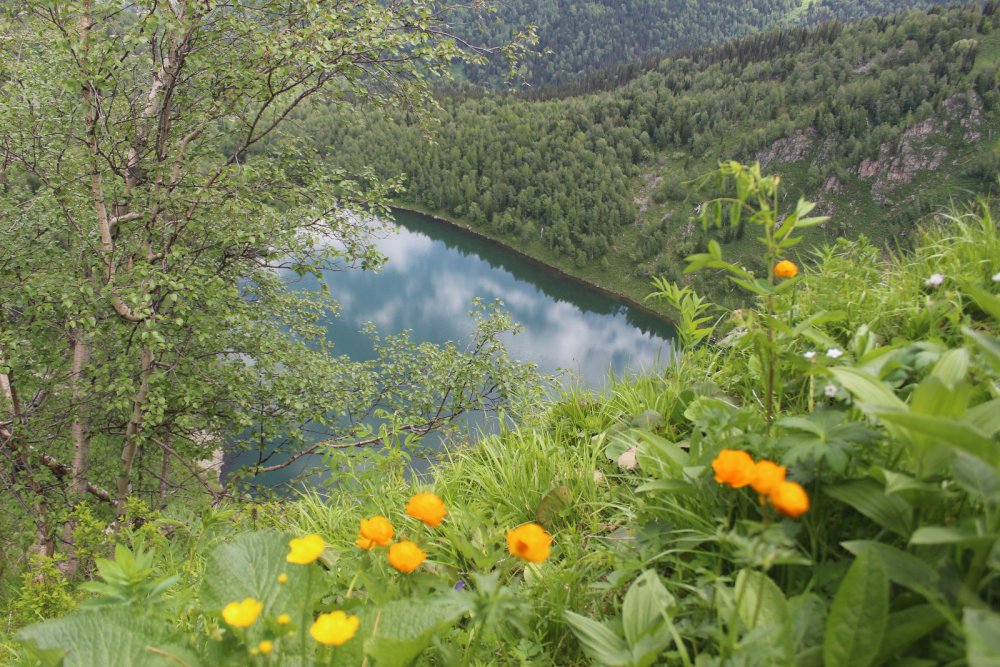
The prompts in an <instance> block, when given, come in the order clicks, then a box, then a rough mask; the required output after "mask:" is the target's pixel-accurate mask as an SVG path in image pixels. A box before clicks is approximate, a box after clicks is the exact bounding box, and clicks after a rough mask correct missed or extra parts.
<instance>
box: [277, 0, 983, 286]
mask: <svg viewBox="0 0 1000 667" xmlns="http://www.w3.org/2000/svg"><path fill="white" fill-rule="evenodd" d="M996 8H997V3H995V2H993V3H988V4H987V5H986V6H985V7H983V8H951V9H944V10H942V9H932V10H930V11H912V12H907V13H902V14H897V15H894V16H892V17H878V18H870V19H866V20H864V21H862V22H860V23H858V24H853V25H845V24H842V23H838V22H830V23H825V24H822V25H819V26H816V27H812V28H795V29H790V30H783V31H779V32H770V33H766V34H762V35H757V36H752V37H747V38H745V39H742V40H739V41H736V42H731V43H729V44H727V45H724V46H721V47H718V48H715V49H713V50H711V51H707V52H702V53H696V54H692V55H691V56H685V57H678V58H672V59H667V60H663V61H662V62H659V63H658V64H657V65H656V66H655V67H654V68H653V69H652V70H650V71H648V72H646V73H644V74H642V75H640V76H637V77H636V78H634V79H633V80H631V81H629V82H628V83H626V84H625V85H622V86H620V87H618V88H615V89H612V90H608V91H601V90H598V91H597V92H593V93H589V94H581V95H575V96H570V97H560V98H556V99H550V100H544V101H528V100H524V99H521V98H519V97H517V96H514V95H502V94H501V95H498V94H484V93H481V92H479V91H477V90H474V89H457V90H451V91H450V92H449V93H448V94H446V95H443V96H442V97H441V104H442V107H443V109H442V111H441V113H440V114H439V115H438V117H437V119H436V120H437V121H438V124H437V125H436V126H433V127H432V128H431V130H432V131H433V132H434V135H433V136H434V141H433V143H430V142H428V141H427V136H426V134H425V131H426V129H427V128H426V126H425V125H424V124H421V123H418V122H416V118H415V117H414V116H412V115H410V114H407V113H405V112H400V113H395V114H391V115H389V116H388V117H383V116H381V115H358V114H357V113H349V114H338V113H334V112H329V111H326V110H322V109H319V108H313V109H312V111H311V112H310V113H303V114H300V116H299V117H298V118H297V121H296V123H295V131H296V132H298V133H299V134H300V135H302V136H306V137H309V138H310V140H311V141H313V142H314V145H315V147H316V148H317V150H319V151H320V152H321V153H322V154H324V155H326V156H327V157H328V158H329V159H331V160H335V161H336V162H337V163H338V164H340V165H342V166H345V167H346V168H348V169H349V170H354V171H356V172H358V171H360V170H361V168H362V166H367V165H372V166H374V167H375V169H376V171H377V173H378V174H380V175H381V176H382V177H390V176H396V175H398V174H407V175H408V176H409V179H408V181H407V185H406V188H407V189H406V192H405V193H402V194H400V195H399V196H398V197H397V201H398V202H400V203H401V204H403V205H410V206H414V207H416V208H420V209H423V210H428V211H431V212H435V213H439V214H441V215H443V216H445V217H448V218H452V219H457V220H460V221H462V222H465V223H467V224H469V225H471V226H472V227H474V228H476V229H479V230H482V231H484V232H485V233H488V234H490V235H493V236H496V237H501V238H503V239H505V240H507V241H508V242H509V243H511V244H513V245H515V246H516V247H519V248H521V249H523V250H525V251H527V252H528V253H530V254H534V255H536V256H538V257H540V258H542V259H544V260H545V261H548V262H550V263H553V264H556V265H559V266H561V267H563V268H566V269H568V270H570V271H573V272H576V273H578V274H581V275H583V276H585V277H588V278H590V279H592V280H594V281H596V282H599V283H601V284H604V285H607V286H611V287H616V288H619V289H622V290H625V291H631V293H632V294H636V295H638V294H641V293H642V292H643V290H644V289H645V287H646V285H647V283H648V279H649V278H650V277H651V276H653V275H659V274H665V275H668V276H676V275H678V274H679V272H680V270H681V268H682V267H683V262H682V261H681V259H682V258H683V257H684V256H685V255H686V254H688V253H689V252H691V251H693V250H696V249H698V248H699V247H703V244H704V243H705V241H706V239H707V236H706V235H705V234H704V233H702V232H701V231H700V229H699V228H698V226H697V225H695V224H693V222H692V217H693V216H694V215H695V213H696V211H695V208H694V206H695V203H696V202H695V201H694V200H693V199H691V195H692V190H693V184H695V181H697V179H698V177H699V175H700V174H702V173H704V172H706V171H708V170H710V169H712V168H713V166H714V165H715V164H716V162H717V160H718V159H719V157H720V156H733V157H736V158H738V159H742V160H745V161H753V160H759V161H761V162H762V163H763V164H765V165H766V166H767V168H768V169H770V170H772V171H775V172H776V173H779V174H781V175H782V176H784V177H785V178H786V179H787V180H786V183H787V185H788V186H789V187H788V189H787V191H788V192H789V193H791V194H790V195H789V196H792V195H799V194H806V195H807V196H810V197H815V198H816V199H817V200H818V201H819V203H820V210H822V211H824V212H826V213H837V214H839V215H837V216H836V219H835V221H834V222H831V223H830V224H829V225H826V226H824V227H823V228H822V229H818V230H811V233H810V235H809V237H808V239H807V240H809V241H811V242H817V241H820V240H822V239H830V240H832V239H834V238H836V237H837V236H838V235H841V234H849V235H857V234H859V233H865V234H868V235H869V236H870V237H873V238H874V239H876V240H878V241H888V240H893V241H896V240H899V239H905V237H906V235H907V234H908V230H909V229H911V227H912V223H913V222H914V220H916V219H917V218H919V217H920V216H921V215H924V214H926V213H928V212H929V211H930V210H931V202H937V203H939V202H940V201H942V200H943V199H946V197H947V195H945V194H943V193H944V192H946V191H947V192H951V193H954V194H956V196H960V193H961V191H962V189H968V190H971V191H980V190H983V189H989V188H991V187H992V186H993V185H994V183H995V173H996V172H995V167H996V164H997V158H996V155H995V153H994V152H993V150H992V148H993V144H994V140H993V137H994V132H995V130H996V129H997V121H998V111H1000V106H998V105H1000V92H998V90H997V71H998V69H997V62H996V61H997V56H998V55H1000V32H997V31H995V30H994V27H993V26H994V23H995V22H996V21H997V16H996V15H995V13H996ZM703 194H704V192H702V193H701V194H699V195H698V196H701V195H703ZM739 237H742V230H736V231H735V232H733V233H727V234H725V235H723V238H722V239H721V240H723V241H725V242H728V243H729V244H731V246H732V250H731V251H732V252H736V253H737V256H740V257H741V258H742V259H743V260H744V261H746V262H749V263H750V264H751V265H752V264H753V263H754V261H755V258H754V256H753V255H752V253H744V252H743V250H742V248H745V244H743V243H742V241H741V238H739Z"/></svg>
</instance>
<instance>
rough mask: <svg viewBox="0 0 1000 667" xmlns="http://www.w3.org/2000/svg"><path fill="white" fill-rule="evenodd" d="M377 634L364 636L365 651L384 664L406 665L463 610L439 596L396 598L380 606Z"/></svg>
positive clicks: (402, 666) (398, 666) (452, 623)
mask: <svg viewBox="0 0 1000 667" xmlns="http://www.w3.org/2000/svg"><path fill="white" fill-rule="evenodd" d="M377 613H378V615H379V621H378V629H377V632H376V634H374V635H372V636H370V637H368V638H367V639H365V642H364V650H365V654H366V655H368V656H370V657H372V658H374V659H375V661H376V663H377V664H378V665H380V666H383V667H404V666H405V665H408V664H410V663H411V662H412V661H413V660H414V659H416V657H417V656H418V655H420V653H421V651H423V650H424V649H425V648H427V647H428V646H430V644H431V641H432V640H433V639H434V635H435V634H437V633H439V632H441V631H443V630H445V629H447V628H449V627H450V626H452V625H454V624H455V623H456V622H457V621H458V620H459V618H461V617H462V614H463V612H462V610H461V609H460V608H458V607H456V606H453V605H446V604H441V603H440V602H439V601H437V600H416V599H403V600H394V601H392V602H389V603H388V604H385V605H382V606H381V607H379V609H378V612H377Z"/></svg>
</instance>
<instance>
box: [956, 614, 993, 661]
mask: <svg viewBox="0 0 1000 667" xmlns="http://www.w3.org/2000/svg"><path fill="white" fill-rule="evenodd" d="M962 628H963V629H964V630H965V642H966V643H965V658H966V660H968V661H969V667H1000V614H996V613H993V612H991V611H986V610H985V609H970V608H968V607H966V608H965V613H963V614H962Z"/></svg>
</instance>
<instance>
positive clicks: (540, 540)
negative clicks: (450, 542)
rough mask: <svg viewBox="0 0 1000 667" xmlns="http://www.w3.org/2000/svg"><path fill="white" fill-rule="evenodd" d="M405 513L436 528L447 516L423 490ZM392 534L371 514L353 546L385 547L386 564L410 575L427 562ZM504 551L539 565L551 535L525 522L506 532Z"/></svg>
mask: <svg viewBox="0 0 1000 667" xmlns="http://www.w3.org/2000/svg"><path fill="white" fill-rule="evenodd" d="M406 514H407V515H408V516H410V517H413V518H414V519H417V520H419V521H421V522H422V523H423V524H425V525H426V526H428V527H429V528H437V527H438V526H439V525H440V524H441V521H442V520H443V519H444V517H445V516H446V515H447V514H448V509H447V508H446V507H445V504H444V501H443V500H441V498H439V497H438V496H436V495H434V494H433V493H430V492H427V491H425V492H422V493H418V494H416V495H414V496H413V497H411V498H410V500H409V502H407V503H406ZM395 535H396V529H395V527H394V526H393V525H392V522H390V521H389V519H388V518H386V517H384V516H382V515H375V516H372V517H369V518H367V519H362V520H361V524H360V527H359V530H358V537H357V539H356V540H355V542H354V543H355V545H356V546H357V547H359V548H361V549H365V550H371V549H374V548H375V547H388V550H387V552H386V557H387V558H388V560H389V564H390V565H392V567H393V568H395V569H396V570H398V571H400V572H403V573H410V572H413V571H414V570H416V569H417V568H418V567H420V565H421V564H423V562H424V561H425V560H426V559H427V552H425V551H424V550H423V549H421V548H420V546H419V545H418V544H417V543H415V542H412V541H410V540H399V541H397V542H393V537H394V536H395ZM507 550H508V552H509V553H510V554H511V555H512V556H515V557H517V558H519V559H521V560H525V561H528V562H531V563H541V562H543V561H544V560H546V559H547V558H548V557H549V555H550V554H551V550H552V536H551V535H549V533H548V532H546V530H545V529H544V528H542V527H541V526H540V525H538V524H536V523H526V524H523V525H521V526H518V527H516V528H514V529H512V530H510V531H508V533H507Z"/></svg>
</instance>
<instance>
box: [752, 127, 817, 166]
mask: <svg viewBox="0 0 1000 667" xmlns="http://www.w3.org/2000/svg"><path fill="white" fill-rule="evenodd" d="M815 138H816V130H815V129H813V128H811V127H810V128H806V129H804V130H796V131H795V132H793V133H792V134H790V135H788V136H787V137H782V138H781V139H778V140H777V141H775V142H774V143H773V144H771V146H770V147H769V148H767V149H766V150H762V151H759V152H758V153H757V155H755V156H754V160H756V161H757V162H760V166H761V169H764V168H766V167H767V165H769V164H770V163H772V162H798V161H799V160H804V159H805V157H806V156H807V155H808V154H809V151H810V150H811V149H812V147H813V143H814V142H815Z"/></svg>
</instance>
